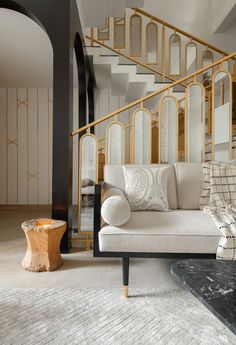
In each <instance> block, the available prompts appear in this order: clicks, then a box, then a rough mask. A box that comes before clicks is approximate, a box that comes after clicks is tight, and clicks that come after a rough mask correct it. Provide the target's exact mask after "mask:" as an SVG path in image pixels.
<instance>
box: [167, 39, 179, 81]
mask: <svg viewBox="0 0 236 345" xmlns="http://www.w3.org/2000/svg"><path fill="white" fill-rule="evenodd" d="M169 74H170V75H172V76H179V75H180V74H181V37H180V35H178V34H176V33H174V34H172V35H171V36H170V38H169Z"/></svg>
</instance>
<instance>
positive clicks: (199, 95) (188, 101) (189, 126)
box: [185, 82, 205, 162]
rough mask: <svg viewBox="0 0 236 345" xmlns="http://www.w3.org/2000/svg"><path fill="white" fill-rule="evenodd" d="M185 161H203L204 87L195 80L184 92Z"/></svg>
mask: <svg viewBox="0 0 236 345" xmlns="http://www.w3.org/2000/svg"><path fill="white" fill-rule="evenodd" d="M185 161H186V162H204V161H205V88H204V86H203V85H202V84H200V83H197V82H193V83H191V84H190V85H188V86H187V88H186V92H185Z"/></svg>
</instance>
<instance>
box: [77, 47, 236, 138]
mask: <svg viewBox="0 0 236 345" xmlns="http://www.w3.org/2000/svg"><path fill="white" fill-rule="evenodd" d="M234 57H236V52H235V53H232V54H229V55H228V56H225V57H223V58H221V59H220V60H217V61H215V62H213V63H212V64H211V65H208V66H206V67H203V68H201V69H199V70H198V71H196V72H194V73H192V74H190V75H187V76H186V77H183V78H181V79H179V80H176V81H174V82H173V83H172V84H170V85H166V86H164V87H163V88H161V89H159V90H157V91H154V92H152V93H150V94H149V95H147V96H144V97H142V98H140V99H138V100H136V101H134V102H131V103H129V104H127V105H125V106H123V107H121V108H119V109H117V110H115V111H113V112H111V113H109V114H107V115H105V116H103V117H101V118H99V119H97V120H95V121H93V122H90V123H89V124H87V125H85V126H83V127H81V128H78V129H76V130H75V131H73V132H72V133H71V135H72V136H74V135H78V134H80V133H82V132H85V131H86V130H88V129H90V128H92V127H94V126H97V125H99V124H101V123H102V122H104V121H107V120H109V119H111V118H113V117H114V116H117V115H119V114H121V113H123V112H125V111H126V110H128V109H131V108H133V107H135V106H136V105H140V104H141V105H143V103H144V102H145V101H147V100H149V99H151V98H153V97H155V96H157V95H160V94H162V93H164V92H165V91H168V90H170V89H172V88H173V87H175V86H177V85H179V84H180V83H183V82H186V81H187V80H189V79H193V80H194V79H195V80H196V77H197V76H199V75H201V74H203V73H204V72H206V71H208V70H212V68H214V67H216V66H220V65H221V64H222V63H223V62H225V61H228V60H229V59H232V58H234Z"/></svg>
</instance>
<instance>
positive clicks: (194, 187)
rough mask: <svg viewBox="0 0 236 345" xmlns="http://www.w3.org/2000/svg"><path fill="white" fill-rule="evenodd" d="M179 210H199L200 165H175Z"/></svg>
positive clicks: (201, 178)
mask: <svg viewBox="0 0 236 345" xmlns="http://www.w3.org/2000/svg"><path fill="white" fill-rule="evenodd" d="M175 172H176V183H177V195H178V204H179V208H180V209H183V210H197V209H199V200H200V196H201V191H202V182H203V170H202V164H201V163H175Z"/></svg>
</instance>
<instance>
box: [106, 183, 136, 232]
mask: <svg viewBox="0 0 236 345" xmlns="http://www.w3.org/2000/svg"><path fill="white" fill-rule="evenodd" d="M104 199H105V200H104V201H103V203H102V207H101V216H102V218H103V220H104V222H105V223H107V224H109V225H112V226H121V225H124V224H125V223H127V222H128V220H129V219H130V206H129V203H128V201H127V199H126V197H125V195H124V194H123V193H122V191H121V190H119V189H118V188H111V189H109V190H108V191H107V192H106V193H105V196H104Z"/></svg>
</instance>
